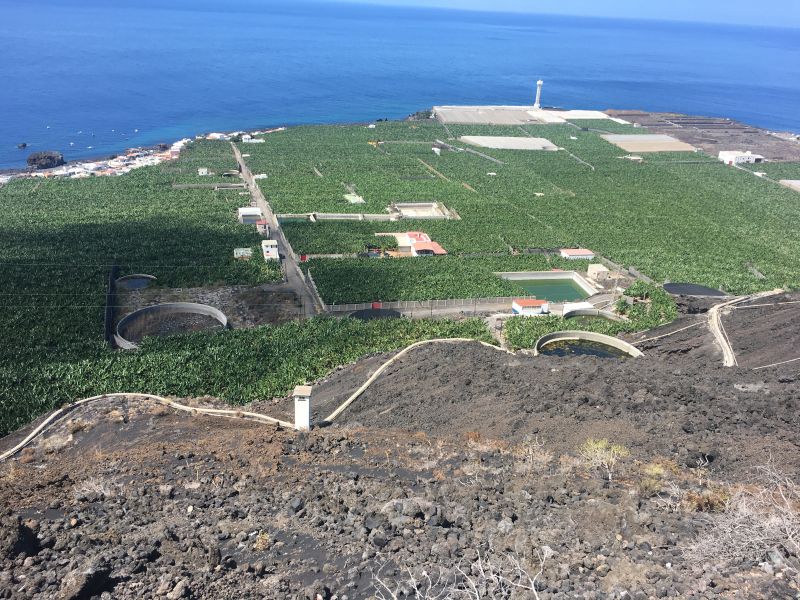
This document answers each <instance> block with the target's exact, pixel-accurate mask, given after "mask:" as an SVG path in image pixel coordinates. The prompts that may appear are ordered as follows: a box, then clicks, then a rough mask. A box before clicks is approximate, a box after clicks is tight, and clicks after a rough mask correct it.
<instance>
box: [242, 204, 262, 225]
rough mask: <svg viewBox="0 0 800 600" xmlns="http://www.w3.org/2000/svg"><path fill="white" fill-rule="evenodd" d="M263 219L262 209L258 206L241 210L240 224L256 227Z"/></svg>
mask: <svg viewBox="0 0 800 600" xmlns="http://www.w3.org/2000/svg"><path fill="white" fill-rule="evenodd" d="M263 218H264V215H263V214H261V209H260V208H258V207H257V206H244V207H242V208H240V209H239V223H248V224H251V225H254V224H256V223H258V222H259V221H261V220H262V219H263Z"/></svg>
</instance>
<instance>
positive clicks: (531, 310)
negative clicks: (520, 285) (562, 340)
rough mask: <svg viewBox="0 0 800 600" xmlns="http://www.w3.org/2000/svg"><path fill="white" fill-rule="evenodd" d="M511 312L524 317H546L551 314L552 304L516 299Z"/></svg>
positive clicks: (530, 299) (544, 301)
mask: <svg viewBox="0 0 800 600" xmlns="http://www.w3.org/2000/svg"><path fill="white" fill-rule="evenodd" d="M511 312H513V313H514V314H515V315H521V316H523V317H535V316H538V315H546V314H548V313H549V312H550V303H549V302H548V301H547V300H536V299H533V298H516V299H515V300H514V301H513V302H512V303H511Z"/></svg>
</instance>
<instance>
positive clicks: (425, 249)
mask: <svg viewBox="0 0 800 600" xmlns="http://www.w3.org/2000/svg"><path fill="white" fill-rule="evenodd" d="M411 253H412V255H413V256H444V255H445V254H447V250H445V249H444V248H442V247H441V246H440V245H439V244H438V243H437V242H416V243H413V244H412V245H411Z"/></svg>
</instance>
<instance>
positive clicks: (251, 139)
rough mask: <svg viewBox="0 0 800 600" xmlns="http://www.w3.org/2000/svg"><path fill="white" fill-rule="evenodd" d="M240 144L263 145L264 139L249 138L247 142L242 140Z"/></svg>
mask: <svg viewBox="0 0 800 600" xmlns="http://www.w3.org/2000/svg"><path fill="white" fill-rule="evenodd" d="M242 143H243V144H263V143H264V138H250V139H249V140H246V139H244V138H242Z"/></svg>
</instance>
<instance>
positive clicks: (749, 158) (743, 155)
mask: <svg viewBox="0 0 800 600" xmlns="http://www.w3.org/2000/svg"><path fill="white" fill-rule="evenodd" d="M719 159H720V160H721V161H722V162H723V163H725V164H726V165H744V164H757V163H762V162H764V157H763V156H761V155H760V154H753V153H752V152H750V150H748V151H747V152H742V151H741V150H722V151H721V152H720V153H719Z"/></svg>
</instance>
